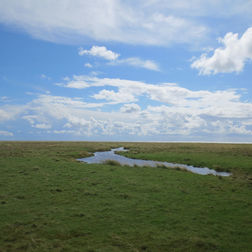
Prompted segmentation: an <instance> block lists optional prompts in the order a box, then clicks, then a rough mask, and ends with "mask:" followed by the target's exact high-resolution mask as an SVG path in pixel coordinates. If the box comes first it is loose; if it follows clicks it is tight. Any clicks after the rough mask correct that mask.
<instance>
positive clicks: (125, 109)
mask: <svg viewBox="0 0 252 252" xmlns="http://www.w3.org/2000/svg"><path fill="white" fill-rule="evenodd" d="M140 110H141V107H140V106H139V105H137V104H135V103H130V104H124V105H123V106H122V107H121V108H120V111H121V112H122V113H136V112H139V111H140Z"/></svg>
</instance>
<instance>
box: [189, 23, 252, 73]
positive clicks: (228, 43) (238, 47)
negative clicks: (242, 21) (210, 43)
mask: <svg viewBox="0 0 252 252" xmlns="http://www.w3.org/2000/svg"><path fill="white" fill-rule="evenodd" d="M219 42H220V43H222V44H223V45H224V47H220V48H217V49H215V50H214V53H213V55H212V56H211V57H208V56H207V54H202V55H201V56H200V58H199V59H197V60H195V61H194V62H193V63H192V64H191V67H192V68H196V69H198V70H199V72H200V74H204V75H208V74H217V73H231V72H237V73H239V72H241V71H242V70H243V68H244V65H245V63H246V61H248V60H252V27H250V28H248V29H247V30H246V31H245V32H244V34H243V35H242V36H241V38H240V39H239V38H238V34H237V33H235V34H234V33H232V32H229V33H227V34H226V35H225V37H224V38H223V39H219Z"/></svg>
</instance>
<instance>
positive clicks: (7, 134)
mask: <svg viewBox="0 0 252 252" xmlns="http://www.w3.org/2000/svg"><path fill="white" fill-rule="evenodd" d="M0 136H7V137H8V136H13V133H12V132H9V131H5V130H0Z"/></svg>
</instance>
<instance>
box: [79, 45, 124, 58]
mask: <svg viewBox="0 0 252 252" xmlns="http://www.w3.org/2000/svg"><path fill="white" fill-rule="evenodd" d="M85 54H87V55H92V56H96V57H101V58H104V59H106V60H116V59H117V58H118V57H119V54H118V53H115V52H112V51H111V50H108V49H107V48H106V47H105V46H92V48H91V49H90V50H84V49H83V48H80V49H79V55H81V56H82V55H85Z"/></svg>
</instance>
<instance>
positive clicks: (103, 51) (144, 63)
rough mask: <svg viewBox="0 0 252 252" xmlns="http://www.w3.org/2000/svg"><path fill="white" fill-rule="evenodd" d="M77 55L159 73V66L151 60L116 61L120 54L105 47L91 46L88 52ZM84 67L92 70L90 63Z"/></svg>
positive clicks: (128, 59) (81, 50)
mask: <svg viewBox="0 0 252 252" xmlns="http://www.w3.org/2000/svg"><path fill="white" fill-rule="evenodd" d="M79 55H80V56H83V55H92V56H96V57H100V58H104V59H106V60H109V61H110V62H109V64H110V65H121V64H124V65H130V66H134V67H140V68H145V69H148V70H153V71H160V69H159V66H158V64H157V63H156V62H154V61H153V60H142V59H140V58H138V57H131V58H126V59H118V58H119V56H120V54H118V53H115V52H113V51H111V50H108V49H107V48H106V47H105V46H92V48H91V49H90V50H84V49H83V48H80V49H79ZM85 67H89V68H92V65H91V64H90V63H86V64H85Z"/></svg>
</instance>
